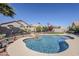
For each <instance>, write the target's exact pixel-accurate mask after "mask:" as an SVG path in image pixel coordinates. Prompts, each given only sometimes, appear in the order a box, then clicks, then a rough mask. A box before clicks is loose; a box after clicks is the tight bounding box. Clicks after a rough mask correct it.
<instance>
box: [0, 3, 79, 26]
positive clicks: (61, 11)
mask: <svg viewBox="0 0 79 59" xmlns="http://www.w3.org/2000/svg"><path fill="white" fill-rule="evenodd" d="M9 5H10V6H11V7H13V9H14V12H15V13H16V15H15V16H14V18H11V17H6V16H3V15H2V14H0V23H5V22H9V21H14V20H23V21H25V22H26V23H28V24H38V23H41V24H42V25H47V24H48V23H49V24H51V25H54V26H64V27H67V26H69V25H70V24H71V23H72V22H74V21H78V20H79V4H64V3H63V4H61V3H60V4H56V3H50V4H45V3H42V4H40V3H39V4H38V3H25V4H23V3H13V4H9Z"/></svg>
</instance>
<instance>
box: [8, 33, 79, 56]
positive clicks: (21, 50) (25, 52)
mask: <svg viewBox="0 0 79 59" xmlns="http://www.w3.org/2000/svg"><path fill="white" fill-rule="evenodd" d="M40 35H69V36H72V37H75V39H72V40H66V42H67V43H68V44H69V48H68V49H67V50H65V51H63V52H60V53H53V54H46V53H40V52H36V51H33V50H31V49H29V48H28V47H26V45H25V43H24V42H23V40H24V39H26V38H32V37H23V38H20V39H18V40H16V41H15V42H14V43H12V44H10V45H9V46H8V47H7V52H8V54H9V55H11V56H77V55H79V51H78V50H79V47H78V44H79V39H78V37H76V36H75V35H71V34H40Z"/></svg>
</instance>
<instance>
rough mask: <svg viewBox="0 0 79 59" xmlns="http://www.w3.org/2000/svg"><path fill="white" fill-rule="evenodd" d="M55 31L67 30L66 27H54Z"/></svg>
mask: <svg viewBox="0 0 79 59" xmlns="http://www.w3.org/2000/svg"><path fill="white" fill-rule="evenodd" d="M53 30H54V32H66V29H65V28H64V27H54V28H53Z"/></svg>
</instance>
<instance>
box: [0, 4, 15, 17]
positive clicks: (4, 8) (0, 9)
mask: <svg viewBox="0 0 79 59" xmlns="http://www.w3.org/2000/svg"><path fill="white" fill-rule="evenodd" d="M0 13H1V14H3V15H4V16H10V17H13V16H14V15H15V13H14V11H13V8H12V7H10V6H9V5H8V4H7V3H0Z"/></svg>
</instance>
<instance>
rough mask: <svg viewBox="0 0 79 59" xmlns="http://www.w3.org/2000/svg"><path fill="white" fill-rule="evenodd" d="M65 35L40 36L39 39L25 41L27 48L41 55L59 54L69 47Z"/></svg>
mask: <svg viewBox="0 0 79 59" xmlns="http://www.w3.org/2000/svg"><path fill="white" fill-rule="evenodd" d="M66 39H68V37H67V36H63V35H40V36H39V37H38V38H35V39H33V38H28V39H24V40H23V41H24V43H25V44H26V47H28V48H30V49H32V50H34V51H37V52H41V53H59V52H62V51H64V50H66V49H67V48H68V47H69V45H68V43H67V42H66V41H65V40H66Z"/></svg>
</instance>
